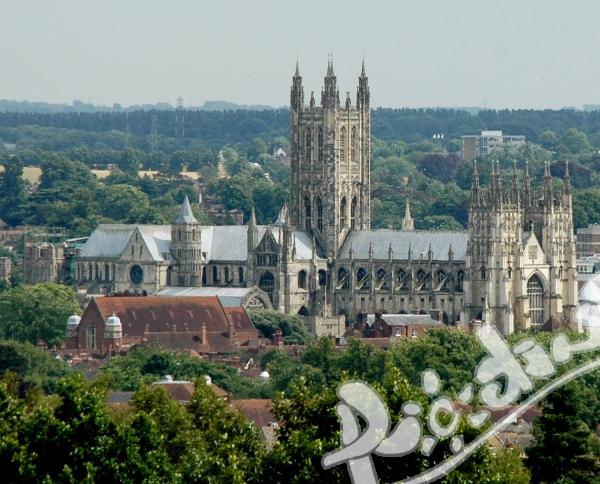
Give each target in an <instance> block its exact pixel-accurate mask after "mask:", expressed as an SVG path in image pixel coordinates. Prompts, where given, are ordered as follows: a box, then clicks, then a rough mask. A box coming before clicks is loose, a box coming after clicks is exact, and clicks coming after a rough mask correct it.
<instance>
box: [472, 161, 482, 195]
mask: <svg viewBox="0 0 600 484" xmlns="http://www.w3.org/2000/svg"><path fill="white" fill-rule="evenodd" d="M480 204H481V190H480V188H479V169H478V168H477V160H473V176H472V179H471V206H479V205H480Z"/></svg>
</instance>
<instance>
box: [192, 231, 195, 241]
mask: <svg viewBox="0 0 600 484" xmlns="http://www.w3.org/2000/svg"><path fill="white" fill-rule="evenodd" d="M192 240H196V229H194V230H192Z"/></svg>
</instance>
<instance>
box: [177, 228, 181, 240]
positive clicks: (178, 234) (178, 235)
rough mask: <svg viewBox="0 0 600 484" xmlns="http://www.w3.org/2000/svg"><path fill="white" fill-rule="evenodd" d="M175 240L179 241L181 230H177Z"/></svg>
mask: <svg viewBox="0 0 600 484" xmlns="http://www.w3.org/2000/svg"><path fill="white" fill-rule="evenodd" d="M177 240H181V229H177Z"/></svg>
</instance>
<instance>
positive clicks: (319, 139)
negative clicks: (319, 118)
mask: <svg viewBox="0 0 600 484" xmlns="http://www.w3.org/2000/svg"><path fill="white" fill-rule="evenodd" d="M317 150H318V151H319V154H318V156H319V162H320V163H323V129H322V128H321V127H320V126H319V128H318V130H317Z"/></svg>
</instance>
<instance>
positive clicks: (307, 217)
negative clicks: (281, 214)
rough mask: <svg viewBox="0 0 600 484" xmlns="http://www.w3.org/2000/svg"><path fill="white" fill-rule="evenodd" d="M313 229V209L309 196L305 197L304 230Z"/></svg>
mask: <svg viewBox="0 0 600 484" xmlns="http://www.w3.org/2000/svg"><path fill="white" fill-rule="evenodd" d="M311 227H312V209H311V206H310V198H309V196H308V195H307V196H305V197H304V228H305V229H306V230H310V228H311Z"/></svg>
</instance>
